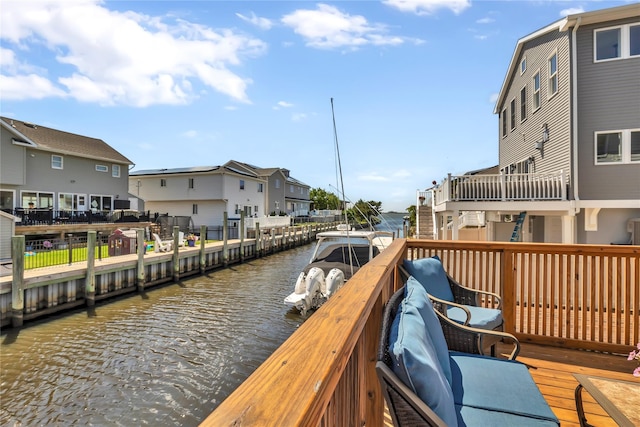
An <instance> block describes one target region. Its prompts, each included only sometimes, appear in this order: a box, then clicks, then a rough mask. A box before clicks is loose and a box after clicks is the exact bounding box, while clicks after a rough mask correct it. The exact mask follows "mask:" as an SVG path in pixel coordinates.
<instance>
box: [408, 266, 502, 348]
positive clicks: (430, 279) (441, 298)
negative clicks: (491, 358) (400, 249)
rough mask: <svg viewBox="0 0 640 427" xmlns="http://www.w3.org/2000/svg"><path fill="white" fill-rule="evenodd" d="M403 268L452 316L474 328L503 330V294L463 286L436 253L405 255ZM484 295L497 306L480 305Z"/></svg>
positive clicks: (441, 308) (447, 314)
mask: <svg viewBox="0 0 640 427" xmlns="http://www.w3.org/2000/svg"><path fill="white" fill-rule="evenodd" d="M400 271H401V272H402V273H403V275H404V276H405V278H407V277H408V276H413V277H415V278H416V279H417V280H418V281H419V282H420V283H421V284H422V286H424V287H425V289H426V291H427V293H428V294H429V297H430V298H431V299H432V301H433V302H434V306H435V307H436V309H437V310H438V311H440V312H441V313H442V314H444V315H445V316H447V317H448V318H449V319H451V320H453V321H455V322H458V323H461V324H463V325H465V326H470V327H472V328H480V329H488V330H494V331H502V330H503V318H502V309H501V308H502V300H501V298H500V296H499V295H497V294H495V293H493V292H486V291H481V290H476V289H471V288H468V287H466V286H462V285H461V284H460V283H458V282H456V281H455V280H454V279H453V278H452V277H451V276H449V274H447V272H446V271H445V270H444V267H443V265H442V262H441V261H440V259H439V258H438V257H437V256H434V257H429V258H420V259H415V260H407V259H405V260H404V261H403V266H402V267H401V268H400ZM481 298H484V299H485V300H488V301H490V303H494V307H484V306H481V305H480V299H481ZM492 351H493V349H492Z"/></svg>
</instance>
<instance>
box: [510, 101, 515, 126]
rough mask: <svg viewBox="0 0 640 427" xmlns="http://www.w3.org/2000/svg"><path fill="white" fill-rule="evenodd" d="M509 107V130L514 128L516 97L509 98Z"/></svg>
mask: <svg viewBox="0 0 640 427" xmlns="http://www.w3.org/2000/svg"><path fill="white" fill-rule="evenodd" d="M510 109H511V121H510V124H511V130H514V129H515V128H516V99H515V98H513V99H512V100H511V103H510Z"/></svg>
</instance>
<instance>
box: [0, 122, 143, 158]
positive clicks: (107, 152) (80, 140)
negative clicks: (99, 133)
mask: <svg viewBox="0 0 640 427" xmlns="http://www.w3.org/2000/svg"><path fill="white" fill-rule="evenodd" d="M0 121H2V127H4V128H5V129H7V130H9V131H10V132H12V133H13V134H14V135H15V138H14V139H15V140H16V141H17V142H21V143H24V144H25V145H28V146H31V147H33V148H34V149H38V150H43V151H48V152H52V153H58V154H66V155H72V156H78V157H86V158H91V159H96V160H105V161H110V162H114V163H124V164H127V165H132V164H134V163H133V162H132V161H131V160H129V159H127V158H126V157H125V156H123V155H122V154H120V153H119V152H118V151H116V150H115V149H114V148H113V147H111V146H110V145H109V144H107V143H106V142H104V141H103V140H101V139H96V138H89V137H88V136H82V135H76V134H73V133H69V132H63V131H61V130H56V129H51V128H48V127H46V126H40V125H37V124H34V123H29V122H23V121H20V120H15V119H10V118H7V117H0Z"/></svg>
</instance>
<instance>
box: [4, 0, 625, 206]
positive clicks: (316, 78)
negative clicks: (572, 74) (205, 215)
mask: <svg viewBox="0 0 640 427" xmlns="http://www.w3.org/2000/svg"><path fill="white" fill-rule="evenodd" d="M629 3H630V2H628V1H594V0H591V1H579V0H578V1H575V0H574V1H558V0H535V1H525V0H513V1H509V0H504V1H472V0H383V1H358V0H352V1H269V0H262V1H242V0H237V1H208V0H200V1H168V0H167V1H148V0H138V1H120V0H118V1H97V0H58V1H48V0H42V1H40V0H0V66H1V67H0V115H2V116H4V117H9V118H12V119H16V120H22V121H26V122H32V123H35V124H38V125H40V126H46V127H51V128H54V129H58V130H62V131H66V132H70V133H75V134H79V135H84V136H88V137H92V138H98V139H101V140H103V141H105V142H106V143H107V144H109V145H110V146H112V147H113V148H115V149H116V150H118V151H119V152H120V153H121V154H123V155H124V156H125V157H127V158H128V159H130V160H131V161H132V163H134V164H135V165H134V166H132V167H131V170H132V171H136V170H144V169H159V168H178V167H189V166H217V165H222V164H224V163H226V162H228V161H229V160H237V161H240V162H245V163H249V164H252V165H255V166H258V167H263V168H272V167H280V168H286V169H289V170H290V174H291V176H292V177H293V178H296V179H298V180H300V181H302V182H303V183H305V184H307V185H309V186H310V187H311V188H322V189H324V190H326V191H329V192H332V193H335V194H338V195H340V191H339V190H338V188H342V185H344V195H345V198H346V199H347V200H350V201H352V202H355V201H357V200H359V199H363V200H365V201H369V200H371V201H377V202H381V203H382V209H383V211H385V212H389V211H399V212H404V211H405V210H406V208H407V207H409V206H411V205H414V204H415V203H416V191H417V190H419V189H422V190H424V189H426V188H429V187H431V185H432V184H431V183H432V181H437V182H440V181H441V180H442V179H443V178H445V177H446V175H447V174H448V173H451V174H454V175H455V174H462V173H465V172H467V171H472V170H476V169H481V168H485V167H490V166H494V165H497V164H498V116H497V115H495V114H494V113H493V111H494V107H495V102H496V98H497V95H498V92H499V91H500V88H501V86H502V83H503V80H504V77H505V73H506V71H507V68H508V66H509V62H510V61H511V57H512V55H513V52H514V49H515V47H516V44H517V41H518V40H519V39H520V38H522V37H524V36H526V35H528V34H530V33H532V32H534V31H536V30H538V29H540V28H543V27H545V26H547V25H549V24H551V23H553V22H555V21H557V20H559V19H562V18H563V17H564V16H566V15H567V14H574V13H581V12H588V11H592V10H599V9H604V8H608V7H614V6H621V5H624V4H629ZM332 99H333V108H332V101H331V100H332ZM334 118H335V132H334ZM336 141H337V143H336ZM336 148H337V149H336ZM337 154H339V162H338V161H337V160H338V156H337ZM338 163H339V164H340V168H338V167H337V164H338ZM340 176H341V177H342V178H340Z"/></svg>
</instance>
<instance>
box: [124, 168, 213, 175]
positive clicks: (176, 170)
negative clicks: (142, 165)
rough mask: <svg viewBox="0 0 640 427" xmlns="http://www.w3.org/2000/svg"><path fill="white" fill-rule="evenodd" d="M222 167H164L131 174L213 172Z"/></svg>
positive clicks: (130, 173) (131, 173) (131, 172)
mask: <svg viewBox="0 0 640 427" xmlns="http://www.w3.org/2000/svg"><path fill="white" fill-rule="evenodd" d="M218 169H220V166H194V167H187V168H169V169H167V168H164V169H144V170H139V171H130V172H129V176H141V175H171V174H178V173H196V172H200V173H201V172H213V171H217V170H218Z"/></svg>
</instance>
